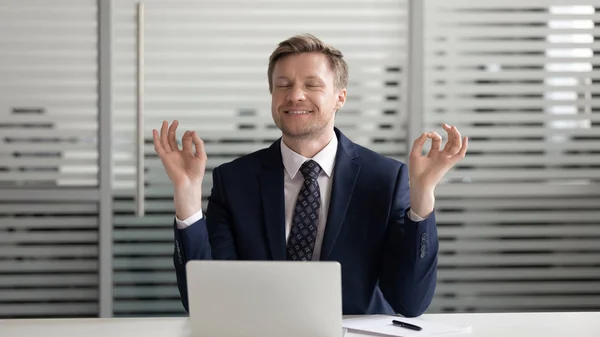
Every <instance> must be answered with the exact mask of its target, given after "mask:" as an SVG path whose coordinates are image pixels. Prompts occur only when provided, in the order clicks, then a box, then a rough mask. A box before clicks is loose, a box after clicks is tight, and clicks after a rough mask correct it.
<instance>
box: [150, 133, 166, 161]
mask: <svg viewBox="0 0 600 337" xmlns="http://www.w3.org/2000/svg"><path fill="white" fill-rule="evenodd" d="M152 138H154V151H156V153H157V154H158V156H159V157H162V156H163V155H164V154H165V150H164V149H163V147H162V144H161V143H160V137H159V136H158V130H156V129H153V130H152Z"/></svg>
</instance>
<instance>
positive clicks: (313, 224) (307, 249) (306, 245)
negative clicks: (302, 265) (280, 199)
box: [287, 160, 321, 261]
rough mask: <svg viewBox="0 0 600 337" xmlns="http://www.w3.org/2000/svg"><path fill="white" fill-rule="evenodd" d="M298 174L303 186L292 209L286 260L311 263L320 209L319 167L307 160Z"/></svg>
mask: <svg viewBox="0 0 600 337" xmlns="http://www.w3.org/2000/svg"><path fill="white" fill-rule="evenodd" d="M300 172H301V173H302V175H303V176H304V184H302V188H301V189H300V193H298V199H297V200H296V207H295V208H294V217H293V218H292V228H291V231H290V236H289V238H288V242H287V258H288V260H294V261H311V260H312V255H313V249H314V248H315V241H316V238H317V226H318V223H319V210H320V208H321V192H320V191H319V183H318V182H317V177H318V176H319V173H320V172H321V166H319V164H317V163H316V162H315V161H313V160H309V161H307V162H305V163H304V164H302V166H301V167H300Z"/></svg>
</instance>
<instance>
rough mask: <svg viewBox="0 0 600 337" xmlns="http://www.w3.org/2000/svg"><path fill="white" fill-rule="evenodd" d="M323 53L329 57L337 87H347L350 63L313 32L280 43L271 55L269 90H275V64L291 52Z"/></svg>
mask: <svg viewBox="0 0 600 337" xmlns="http://www.w3.org/2000/svg"><path fill="white" fill-rule="evenodd" d="M301 53H322V54H324V55H325V56H327V58H328V59H329V65H330V66H331V69H332V70H333V74H334V85H335V87H336V88H337V89H343V88H346V86H347V85H348V65H347V64H346V61H344V55H343V54H342V52H341V51H339V50H338V49H336V48H334V47H332V46H330V45H328V44H326V43H324V42H323V41H321V40H319V39H318V38H317V37H315V36H313V35H311V34H302V35H295V36H292V37H291V38H289V39H287V40H285V41H282V42H280V43H279V45H278V46H277V48H276V49H275V50H274V51H273V53H272V54H271V56H270V57H269V68H268V70H267V76H268V77H269V92H271V93H272V92H273V71H274V70H275V64H276V63H277V61H279V60H280V59H282V58H284V57H285V56H288V55H290V54H301Z"/></svg>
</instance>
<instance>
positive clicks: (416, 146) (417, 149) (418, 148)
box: [410, 133, 428, 156]
mask: <svg viewBox="0 0 600 337" xmlns="http://www.w3.org/2000/svg"><path fill="white" fill-rule="evenodd" d="M427 138H428V137H427V133H423V134H421V136H420V137H419V138H417V139H415V141H414V142H413V146H412V150H411V153H410V154H411V155H412V156H421V155H422V154H423V146H424V145H425V142H426V141H427Z"/></svg>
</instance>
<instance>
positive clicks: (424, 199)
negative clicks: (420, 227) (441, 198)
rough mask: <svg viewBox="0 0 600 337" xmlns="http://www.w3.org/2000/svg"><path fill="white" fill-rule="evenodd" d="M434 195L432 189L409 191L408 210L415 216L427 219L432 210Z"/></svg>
mask: <svg viewBox="0 0 600 337" xmlns="http://www.w3.org/2000/svg"><path fill="white" fill-rule="evenodd" d="M434 205H435V195H434V190H433V189H411V191H410V209H411V210H412V211H413V213H415V214H416V215H417V216H419V217H421V218H427V217H428V216H429V215H430V214H431V213H432V212H433V209H434Z"/></svg>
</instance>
